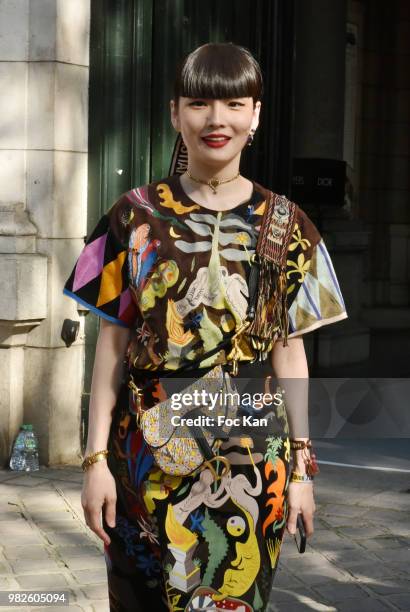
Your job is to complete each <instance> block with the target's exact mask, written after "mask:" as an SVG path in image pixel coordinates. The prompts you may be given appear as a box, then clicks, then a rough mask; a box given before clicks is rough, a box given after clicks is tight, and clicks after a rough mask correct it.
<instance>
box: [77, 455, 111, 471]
mask: <svg viewBox="0 0 410 612" xmlns="http://www.w3.org/2000/svg"><path fill="white" fill-rule="evenodd" d="M109 452H110V451H108V450H107V449H105V450H100V451H97V452H96V453H92V454H91V455H87V457H84V461H83V462H82V464H81V468H82V470H83V472H85V471H86V470H87V469H88V468H89V467H90V465H92V464H93V463H97V461H102V460H103V459H106V458H107V455H108V454H109Z"/></svg>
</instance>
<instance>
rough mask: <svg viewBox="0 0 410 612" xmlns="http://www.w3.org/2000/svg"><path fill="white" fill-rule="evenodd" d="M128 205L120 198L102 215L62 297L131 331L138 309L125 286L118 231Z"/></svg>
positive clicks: (125, 259) (123, 250)
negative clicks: (65, 296)
mask: <svg viewBox="0 0 410 612" xmlns="http://www.w3.org/2000/svg"><path fill="white" fill-rule="evenodd" d="M124 205H125V206H126V207H127V206H128V207H129V202H128V200H127V198H126V197H125V196H122V197H121V198H120V199H119V200H118V201H117V202H116V203H115V204H114V206H113V207H112V208H111V209H110V210H109V211H108V212H107V213H106V214H104V215H103V216H102V217H101V219H100V220H99V222H98V223H97V225H96V227H95V228H94V230H93V232H92V233H91V235H90V236H89V238H88V239H87V242H86V244H85V246H84V248H83V250H82V251H81V253H80V256H79V257H78V259H77V262H76V263H75V265H74V268H73V270H72V272H71V274H70V277H69V278H68V280H67V281H66V283H65V285H64V289H63V293H64V294H65V295H67V296H68V297H71V298H73V299H74V300H76V301H77V302H79V303H80V304H82V305H84V306H85V307H86V308H89V310H91V312H93V313H95V314H96V315H98V316H99V317H102V318H104V319H107V320H108V321H111V322H112V323H116V324H118V325H121V326H123V327H133V325H134V323H135V321H136V319H137V315H138V312H139V311H138V308H137V306H136V305H135V303H134V301H133V298H132V293H131V290H130V286H129V273H128V256H127V255H128V244H127V242H126V239H125V237H124V236H121V235H120V234H121V231H120V230H119V228H120V226H121V223H120V219H121V215H124V214H127V208H125V207H124Z"/></svg>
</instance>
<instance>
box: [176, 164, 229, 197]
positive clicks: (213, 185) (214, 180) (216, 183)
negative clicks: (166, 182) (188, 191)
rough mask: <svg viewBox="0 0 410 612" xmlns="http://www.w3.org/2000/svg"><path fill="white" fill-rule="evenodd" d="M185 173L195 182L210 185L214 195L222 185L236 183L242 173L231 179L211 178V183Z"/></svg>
mask: <svg viewBox="0 0 410 612" xmlns="http://www.w3.org/2000/svg"><path fill="white" fill-rule="evenodd" d="M185 172H186V173H187V175H188V176H189V178H190V179H192V180H193V181H195V182H197V183H203V184H204V185H208V187H210V188H211V189H212V192H213V193H214V195H215V194H216V190H217V188H218V187H219V185H222V183H229V182H230V181H234V180H235V179H237V178H238V176H239V175H240V172H238V174H236V175H235V176H233V177H232V178H229V179H217V178H211V179H209V181H203V180H202V179H199V178H195V177H194V176H192V174H191V173H190V172H189V170H186V171H185Z"/></svg>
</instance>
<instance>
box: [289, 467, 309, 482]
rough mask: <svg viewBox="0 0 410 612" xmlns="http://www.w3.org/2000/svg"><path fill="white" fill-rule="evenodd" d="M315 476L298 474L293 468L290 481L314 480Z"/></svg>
mask: <svg viewBox="0 0 410 612" xmlns="http://www.w3.org/2000/svg"><path fill="white" fill-rule="evenodd" d="M312 481H313V476H309V475H308V474H298V472H295V471H293V470H292V472H291V473H290V482H312Z"/></svg>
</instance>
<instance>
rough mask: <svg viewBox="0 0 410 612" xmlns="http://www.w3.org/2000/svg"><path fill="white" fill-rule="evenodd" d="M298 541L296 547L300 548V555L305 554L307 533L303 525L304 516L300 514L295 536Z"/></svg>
mask: <svg viewBox="0 0 410 612" xmlns="http://www.w3.org/2000/svg"><path fill="white" fill-rule="evenodd" d="M294 538H295V540H296V546H297V547H298V551H299V552H300V553H304V552H305V548H306V532H305V526H304V524H303V519H302V515H301V514H300V513H299V514H298V518H297V519H296V533H295V535H294Z"/></svg>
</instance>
